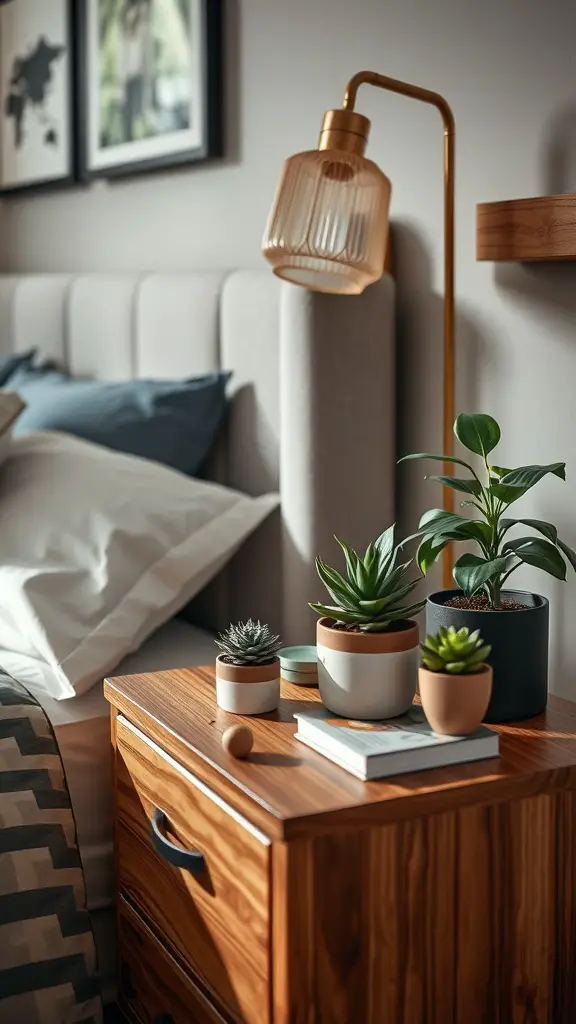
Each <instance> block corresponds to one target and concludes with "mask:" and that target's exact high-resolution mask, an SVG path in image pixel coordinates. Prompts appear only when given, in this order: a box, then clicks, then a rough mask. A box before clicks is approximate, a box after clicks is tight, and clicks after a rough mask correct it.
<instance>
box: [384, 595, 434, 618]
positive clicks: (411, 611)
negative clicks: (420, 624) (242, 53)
mask: <svg viewBox="0 0 576 1024" xmlns="http://www.w3.org/2000/svg"><path fill="white" fill-rule="evenodd" d="M425 604H426V601H425V600H424V601H417V602H416V604H410V605H408V606H407V607H406V608H390V609H388V608H387V609H386V611H385V613H384V614H385V616H386V619H387V620H388V622H394V621H396V620H398V619H409V618H410V616H411V615H416V614H417V612H421V611H422V609H423V607H424V605H425Z"/></svg>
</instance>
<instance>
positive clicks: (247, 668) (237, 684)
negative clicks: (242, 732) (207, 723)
mask: <svg viewBox="0 0 576 1024" xmlns="http://www.w3.org/2000/svg"><path fill="white" fill-rule="evenodd" d="M216 644H217V646H218V647H219V648H220V650H221V651H222V653H221V654H219V655H218V657H217V659H216V700H217V702H218V706H219V707H221V708H222V710H223V711H231V712H232V714H234V715H262V714H264V713H265V712H266V711H274V709H275V708H277V707H278V704H279V702H280V661H279V660H278V658H277V656H276V655H277V652H278V650H279V648H280V646H281V641H280V637H278V636H274V635H273V634H272V632H271V631H270V629H269V627H268V626H266V625H262V624H261V623H260V622H253V620H252V619H248V622H238V623H237V624H236V625H235V626H234V625H230V626H229V627H228V629H226V630H225V631H224V632H223V633H221V634H220V635H219V637H218V639H217V640H216Z"/></svg>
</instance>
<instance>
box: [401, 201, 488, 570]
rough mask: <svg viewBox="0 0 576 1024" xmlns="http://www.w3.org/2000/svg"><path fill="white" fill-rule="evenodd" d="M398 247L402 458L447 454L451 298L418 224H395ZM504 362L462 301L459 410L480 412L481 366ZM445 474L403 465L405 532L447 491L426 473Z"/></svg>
mask: <svg viewBox="0 0 576 1024" xmlns="http://www.w3.org/2000/svg"><path fill="white" fill-rule="evenodd" d="M392 243H393V254H394V269H393V273H394V277H395V279H396V305H397V316H396V323H397V339H396V344H397V392H396V393H397V396H398V415H397V447H398V457H400V456H402V455H405V454H406V453H408V452H414V451H433V452H438V453H441V452H442V447H443V446H442V422H443V415H442V413H443V381H444V357H443V318H444V301H443V296H442V295H441V294H439V293H438V292H437V291H436V290H435V285H434V282H433V267H432V262H431V256H430V253H429V250H428V247H427V243H426V241H425V239H424V238H423V236H422V235H421V233H420V232H419V231H418V230H417V229H416V227H415V226H414V224H412V223H411V222H407V221H395V222H394V225H393V236H392ZM456 289H458V280H457V279H456ZM498 358H499V353H498V348H497V344H496V341H495V339H493V338H491V337H490V335H489V333H488V331H487V329H486V328H485V326H484V325H483V324H482V322H481V320H480V318H479V317H478V316H477V315H475V314H474V313H473V312H472V311H471V310H469V309H465V308H463V307H462V305H458V304H457V308H456V363H457V369H456V411H457V412H460V411H468V412H470V411H473V410H475V409H477V407H478V403H479V399H480V396H479V394H478V386H477V385H478V380H479V376H480V368H481V367H483V368H484V367H485V366H486V363H487V362H488V361H489V360H491V361H492V360H497V359H498ZM441 472H442V466H441V464H440V463H437V464H433V463H423V462H421V463H407V464H406V463H404V464H403V465H401V466H399V467H397V481H396V483H397V515H398V522H399V525H400V529H401V531H402V533H403V534H406V533H411V532H413V530H414V529H415V528H416V525H417V523H418V519H419V517H420V515H421V513H422V512H423V511H424V510H425V509H427V508H433V507H435V506H439V505H441V503H442V494H441V489H440V487H439V486H438V485H437V484H434V483H432V482H431V481H426V480H424V479H423V478H424V476H425V475H426V474H430V475H433V474H437V473H441ZM431 583H432V578H431V579H430V581H429V584H431ZM427 589H430V586H429V585H427Z"/></svg>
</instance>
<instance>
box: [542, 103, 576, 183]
mask: <svg viewBox="0 0 576 1024" xmlns="http://www.w3.org/2000/svg"><path fill="white" fill-rule="evenodd" d="M542 152H543V158H542V166H541V181H542V194H543V195H545V196H547V195H557V194H561V193H562V192H576V103H572V104H569V105H568V106H566V107H563V108H562V109H561V110H559V111H558V113H557V114H556V116H555V117H553V118H552V119H551V121H550V123H549V125H548V129H547V134H546V138H545V140H544V145H543V147H542Z"/></svg>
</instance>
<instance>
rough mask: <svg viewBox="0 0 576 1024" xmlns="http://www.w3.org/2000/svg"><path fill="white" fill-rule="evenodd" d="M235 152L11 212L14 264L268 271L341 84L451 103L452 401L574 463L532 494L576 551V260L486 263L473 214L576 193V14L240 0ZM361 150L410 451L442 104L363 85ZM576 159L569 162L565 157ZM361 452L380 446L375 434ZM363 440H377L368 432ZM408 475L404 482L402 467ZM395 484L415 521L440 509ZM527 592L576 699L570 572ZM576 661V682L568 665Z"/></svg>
mask: <svg viewBox="0 0 576 1024" xmlns="http://www.w3.org/2000/svg"><path fill="white" fill-rule="evenodd" d="M230 8H231V11H230V14H231V24H232V31H231V39H230V44H229V50H230V52H229V58H228V66H229V71H230V92H231V94H232V102H231V117H232V120H233V121H234V122H235V127H234V130H233V133H232V134H233V140H232V141H233V145H232V150H233V153H232V156H231V158H230V159H228V160H227V161H226V162H224V163H222V164H221V165H220V166H215V167H212V168H200V169H194V170H190V171H180V172H176V173H170V174H162V175H158V176H142V177H141V178H134V179H131V180H129V181H123V182H118V183H114V184H110V185H109V184H107V183H98V184H96V185H93V186H92V187H91V188H89V189H78V190H74V191H68V192H65V193H62V194H53V195H50V196H38V197H34V198H30V199H26V200H23V201H19V200H16V201H11V202H10V203H4V204H3V207H2V221H1V238H0V247H1V251H2V257H1V258H2V265H3V268H4V269H13V270H18V271H39V270H68V269H92V270H97V269H108V270H114V269H118V270H120V269H145V268H155V269H174V268H185V267H195V266H208V267H216V266H218V267H219V266H227V265H228V266H232V265H241V266H259V265H260V260H261V258H260V255H259V244H260V238H261V234H262V228H263V224H264V221H265V218H266V214H267V210H268V206H269V203H270V198H271V194H272V191H273V188H274V184H275V180H276V176H277V172H278V169H279V166H280V164H281V161H282V159H283V157H284V156H285V155H286V154H288V153H291V152H294V151H297V150H300V149H305V148H309V147H313V146H314V145H315V143H316V139H317V133H318V128H319V125H320V120H321V116H322V113H323V111H324V110H325V109H326V108H327V107H332V106H338V105H339V104H340V102H341V98H342V91H343V88H344V85H345V83H346V81H347V79H348V78H349V77H350V75H351V74H353V73H354V72H355V71H357V70H359V69H361V68H373V69H375V70H381V71H383V72H385V73H387V74H390V75H395V76H397V77H401V78H405V79H407V80H409V81H414V82H417V83H420V84H422V85H425V86H428V87H429V88H432V89H436V90H438V91H440V92H442V93H443V94H444V95H445V96H446V97H447V98H448V99H449V101H450V102H451V103H452V105H453V108H454V111H455V114H456V121H457V126H458V158H457V160H458V162H457V171H458V200H457V204H458V205H457V215H458V221H457V257H458V272H457V300H458V316H459V351H460V364H459V366H460V369H459V405H460V407H461V408H462V407H465V408H467V409H472V408H478V409H482V410H485V411H487V412H491V413H492V414H493V415H495V416H496V417H497V418H498V420H499V421H500V423H501V425H502V428H503V434H504V438H505V443H504V444H503V445H502V446H501V447H502V451H501V453H500V461H501V462H502V463H504V464H508V465H510V464H522V463H531V462H538V461H543V462H548V461H554V460H557V459H564V458H565V459H566V460H567V462H568V483H566V484H562V483H561V482H560V481H558V480H556V479H551V480H550V481H547V482H545V483H543V484H541V485H540V487H539V488H538V489H537V490H536V491H534V492H533V495H531V496H530V497H529V498H526V499H525V501H524V503H523V511H524V513H525V515H533V516H538V517H540V518H543V519H550V520H553V521H554V522H556V523H557V525H558V526H559V527H560V528H561V531H562V535H563V536H564V539H565V540H566V541H567V542H569V543H571V544H573V545H574V546H576V516H575V514H574V510H575V509H576V444H575V443H574V439H575V438H576V388H575V383H576V331H575V329H574V328H575V323H576V266H571V265H566V266H550V267H542V268H533V269H527V268H524V267H516V266H511V267H506V266H504V267H502V268H499V269H498V268H495V267H494V266H493V265H492V264H480V263H476V261H475V256H474V250H475V239H474V217H475V205H476V203H477V202H479V201H482V200H492V199H494V200H496V199H504V198H512V197H516V196H522V195H536V194H543V193H545V192H547V191H551V190H556V191H570V190H575V191H576V67H575V64H574V40H575V39H576V6H575V5H574V4H572V3H570V2H568V0H548V2H547V3H544V2H543V0H481V2H480V0H355V2H353V3H351V2H350V0H289V2H286V0H284V2H283V0H241V2H239V3H238V4H232V3H231V4H230ZM360 109H361V110H362V111H363V112H365V113H367V114H368V115H369V116H372V117H373V134H372V142H371V147H370V151H369V152H370V155H371V156H372V157H373V158H374V159H375V160H377V161H378V162H379V163H381V165H382V167H383V168H384V169H385V170H386V172H387V173H388V174H389V176H390V177H391V179H392V181H393V184H394V198H393V210H394V217H395V220H396V222H397V224H398V228H397V232H396V247H397V274H398V280H399V288H400V310H399V323H400V333H399V343H400V352H401V374H400V377H401V380H400V394H401V438H400V447H401V449H402V450H403V451H406V450H408V449H410V448H413V447H417V448H419V449H424V448H431V447H435V448H437V447H438V445H439V444H440V440H439V437H440V430H439V423H440V417H439V406H438V398H439V382H440V374H441V365H440V359H439V344H440V326H439V325H440V315H441V302H440V298H439V293H440V292H441V269H442V246H441V225H442V203H441V185H442V177H441V131H440V124H439V119H438V115H437V114H436V112H435V111H433V110H431V109H429V108H426V107H421V106H420V105H418V104H415V103H410V102H409V101H406V100H403V99H401V98H397V97H393V96H388V95H385V94H382V93H377V92H374V91H371V90H364V91H363V92H362V93H361V96H360ZM572 154H574V158H573V159H571V155H572ZM367 443H370V442H369V441H368V440H367ZM372 443H374V442H373V441H372ZM412 472H413V474H414V475H413V476H410V473H412ZM422 473H423V470H419V469H416V468H415V469H414V470H413V471H412V470H410V471H408V470H406V471H405V472H403V474H402V481H403V483H402V491H401V498H402V503H401V504H402V513H403V519H404V521H405V522H406V525H408V522H409V525H410V526H412V525H413V522H414V520H415V518H416V516H417V514H418V512H419V510H420V509H421V508H422V507H423V506H424V503H425V502H426V503H429V504H436V503H437V496H436V495H435V494H434V491H433V488H432V486H431V485H430V484H424V485H422V484H420V483H418V484H416V480H417V479H418V480H420V479H421V476H422ZM518 575H519V582H522V583H523V584H525V585H527V586H530V587H531V588H533V589H538V590H540V591H541V592H543V593H545V594H547V595H549V596H551V597H552V598H553V602H554V612H553V680H554V686H555V687H556V689H557V690H558V691H559V692H564V693H570V692H571V693H572V694H573V695H574V696H575V697H576V684H575V683H571V682H570V679H571V678H572V679H575V680H576V671H575V670H576V629H574V628H573V627H572V616H574V618H575V619H576V577H575V576H574V575H573V574H572V575H571V576H570V577H569V581H568V583H567V584H565V585H562V584H556V583H555V582H554V581H551V580H549V578H548V577H545V576H543V575H542V574H539V573H536V572H533V573H532V572H529V571H526V572H525V574H524V576H523V577H522V576H521V575H520V574H518ZM571 670H572V671H571Z"/></svg>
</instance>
